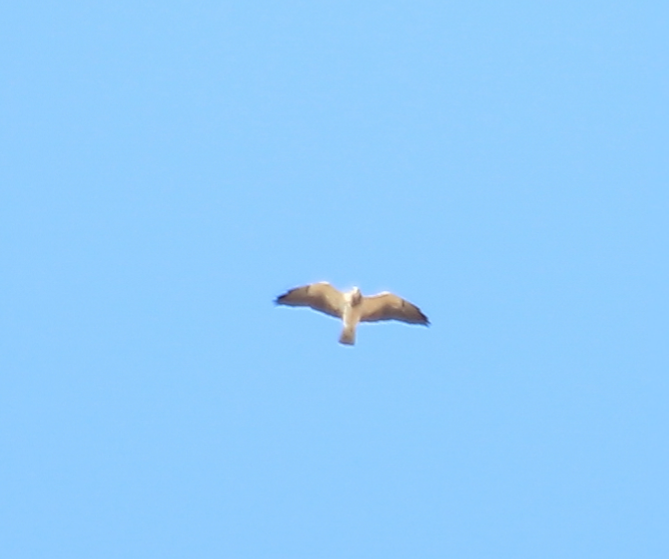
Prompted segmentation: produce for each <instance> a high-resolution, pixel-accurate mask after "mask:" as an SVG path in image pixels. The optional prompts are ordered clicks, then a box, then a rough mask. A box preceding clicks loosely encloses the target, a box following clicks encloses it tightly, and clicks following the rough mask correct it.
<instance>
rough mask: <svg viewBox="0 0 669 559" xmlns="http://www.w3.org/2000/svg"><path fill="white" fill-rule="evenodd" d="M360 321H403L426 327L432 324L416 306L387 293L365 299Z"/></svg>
mask: <svg viewBox="0 0 669 559" xmlns="http://www.w3.org/2000/svg"><path fill="white" fill-rule="evenodd" d="M360 320H361V321H362V322H376V321H377V320H401V321H402V322H408V323H409V324H424V325H425V326H429V324H430V321H429V320H428V318H427V316H425V315H424V314H423V313H422V312H421V310H420V309H419V308H418V307H417V306H416V305H412V304H411V303H409V301H405V300H404V299H402V298H401V297H398V296H397V295H393V294H392V293H388V292H387V291H384V292H383V293H379V294H378V295H372V296H371V297H365V298H364V299H363V300H362V309H361V314H360Z"/></svg>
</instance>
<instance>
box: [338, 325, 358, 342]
mask: <svg viewBox="0 0 669 559" xmlns="http://www.w3.org/2000/svg"><path fill="white" fill-rule="evenodd" d="M339 343H340V344H344V345H353V344H355V325H351V326H344V329H343V330H342V331H341V336H339Z"/></svg>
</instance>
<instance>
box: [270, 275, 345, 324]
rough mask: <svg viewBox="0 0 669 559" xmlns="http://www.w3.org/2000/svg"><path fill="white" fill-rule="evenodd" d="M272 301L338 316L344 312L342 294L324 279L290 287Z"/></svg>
mask: <svg viewBox="0 0 669 559" xmlns="http://www.w3.org/2000/svg"><path fill="white" fill-rule="evenodd" d="M274 302H275V303H276V304H277V305H289V306H291V307H311V308H312V309H314V310H316V311H320V312H323V313H325V314H329V315H330V316H336V317H338V318H341V317H342V313H343V312H344V296H343V295H342V293H341V292H339V291H338V290H337V289H335V288H334V287H332V286H331V285H330V284H329V283H328V282H326V281H322V282H320V283H312V284H311V285H304V286H302V287H296V288H295V289H291V290H290V291H287V292H286V293H284V294H283V295H280V296H279V297H277V298H276V300H275V301H274Z"/></svg>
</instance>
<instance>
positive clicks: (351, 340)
mask: <svg viewBox="0 0 669 559" xmlns="http://www.w3.org/2000/svg"><path fill="white" fill-rule="evenodd" d="M274 303H275V304H277V305H288V306H291V307H311V308H312V309H314V310H315V311H320V312H322V313H325V314H329V315H330V316H334V317H336V318H341V319H342V322H343V324H344V328H343V330H342V332H341V336H340V337H339V343H340V344H345V345H353V344H355V329H356V327H357V326H358V323H360V322H377V321H379V320H400V321H402V322H408V323H409V324H422V325H424V326H429V325H430V321H429V320H428V318H427V316H425V315H424V314H423V313H422V312H421V310H420V309H419V308H418V307H417V306H416V305H412V304H411V303H409V301H405V300H404V299H402V298H401V297H398V296H397V295H393V294H392V293H389V292H388V291H383V292H382V293H379V294H377V295H372V296H371V297H365V296H363V294H362V293H361V292H360V289H358V288H357V287H354V288H353V289H351V291H349V292H347V293H342V292H341V291H339V290H338V289H336V288H334V287H332V285H330V284H329V283H328V282H326V281H322V282H320V283H312V284H311V285H303V286H302V287H296V288H295V289H291V290H290V291H287V292H286V293H284V294H283V295H280V296H279V297H277V298H276V299H275V300H274Z"/></svg>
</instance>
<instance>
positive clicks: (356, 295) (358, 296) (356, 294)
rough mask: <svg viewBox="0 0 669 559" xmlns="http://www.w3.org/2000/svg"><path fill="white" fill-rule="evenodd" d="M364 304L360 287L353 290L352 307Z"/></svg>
mask: <svg viewBox="0 0 669 559" xmlns="http://www.w3.org/2000/svg"><path fill="white" fill-rule="evenodd" d="M361 302H362V293H361V292H360V289H359V288H358V287H354V288H353V289H351V305H353V306H356V305H359V304H360V303H361Z"/></svg>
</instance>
